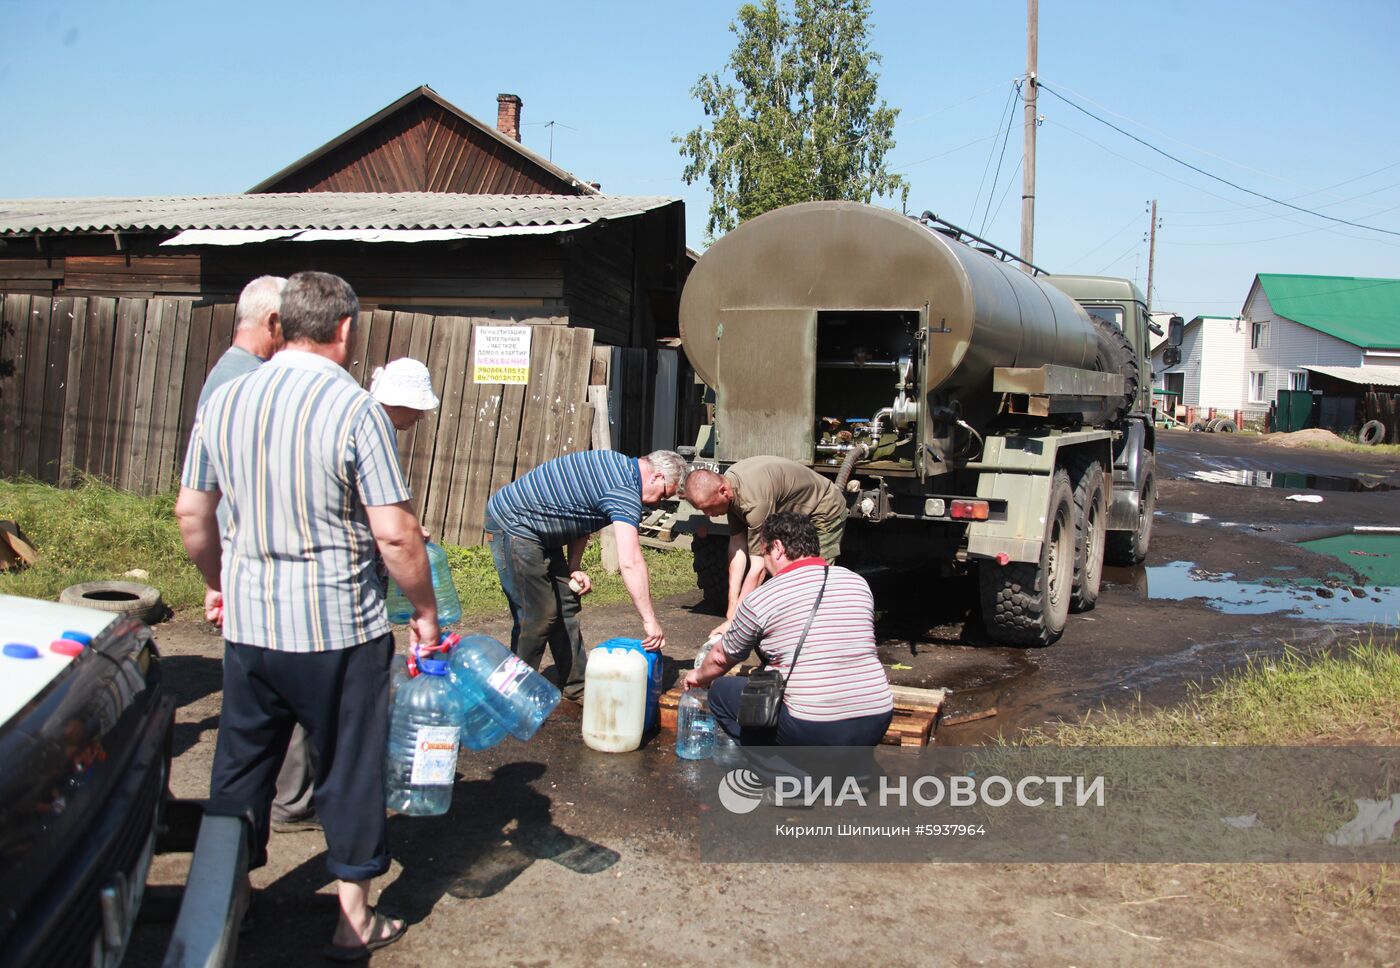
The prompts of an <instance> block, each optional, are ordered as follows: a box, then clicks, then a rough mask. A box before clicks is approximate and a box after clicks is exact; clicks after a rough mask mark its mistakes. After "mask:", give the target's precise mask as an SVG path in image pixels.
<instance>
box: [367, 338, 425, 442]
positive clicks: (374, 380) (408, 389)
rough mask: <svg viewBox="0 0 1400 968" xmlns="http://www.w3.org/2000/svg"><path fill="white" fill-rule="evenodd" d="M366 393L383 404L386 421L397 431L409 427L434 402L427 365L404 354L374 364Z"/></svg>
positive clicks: (420, 417)
mask: <svg viewBox="0 0 1400 968" xmlns="http://www.w3.org/2000/svg"><path fill="white" fill-rule="evenodd" d="M369 393H370V396H372V397H374V399H376V400H378V401H379V402H380V404H382V405H383V407H384V410H385V412H386V413H388V414H389V422H390V423H392V424H393V425H394V429H395V430H398V431H400V432H402V431H405V430H408V429H409V428H411V427H412V426H413V425H414V424H416V423H417V422H418V421H420V420H422V419H423V418H424V417H425V416H426V415H427V413H428V411H429V410H436V409H437V406H438V398H437V395H436V394H435V393H433V378H432V376H431V375H430V374H429V373H428V368H427V367H426V366H424V365H423V364H422V363H420V362H418V361H417V360H415V359H413V358H412V357H408V356H404V357H400V358H399V359H397V360H391V361H390V362H388V363H386V364H385V365H384V366H380V367H376V368H375V371H374V375H373V376H372V377H370V381H369Z"/></svg>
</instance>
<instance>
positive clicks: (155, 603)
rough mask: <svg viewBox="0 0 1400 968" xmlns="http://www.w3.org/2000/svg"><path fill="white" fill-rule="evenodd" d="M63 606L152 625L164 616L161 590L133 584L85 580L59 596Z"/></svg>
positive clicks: (128, 582)
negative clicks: (85, 609)
mask: <svg viewBox="0 0 1400 968" xmlns="http://www.w3.org/2000/svg"><path fill="white" fill-rule="evenodd" d="M58 601H59V603H60V604H63V605H80V606H82V607H83V608H95V609H97V610H98V611H101V612H113V613H115V614H117V615H127V616H130V617H131V618H135V619H139V620H140V621H142V622H145V623H146V624H147V625H153V624H155V623H156V622H159V621H160V620H161V619H162V618H164V617H165V603H164V602H162V601H161V600H160V591H159V590H158V589H155V588H152V587H151V586H150V585H142V584H140V583H139V582H134V581H85V582H82V583H81V584H78V585H69V586H68V587H67V588H65V589H63V591H61V592H59V593H58Z"/></svg>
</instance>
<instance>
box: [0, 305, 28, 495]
mask: <svg viewBox="0 0 1400 968" xmlns="http://www.w3.org/2000/svg"><path fill="white" fill-rule="evenodd" d="M29 302H30V297H29V296H20V295H15V294H13V293H8V294H6V295H5V297H4V307H3V310H0V334H3V337H0V477H13V476H15V475H16V474H18V473H19V472H20V470H21V468H22V467H23V465H24V461H23V455H22V454H21V450H22V448H23V441H24V435H23V434H22V433H21V429H22V427H23V424H22V417H23V407H22V405H23V401H24V367H25V359H24V358H25V355H26V347H27V346H28V343H29Z"/></svg>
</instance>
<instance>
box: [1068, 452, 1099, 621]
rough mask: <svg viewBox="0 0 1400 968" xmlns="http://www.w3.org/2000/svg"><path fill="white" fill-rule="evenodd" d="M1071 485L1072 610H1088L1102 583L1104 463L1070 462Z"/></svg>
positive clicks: (1088, 461) (1070, 607)
mask: <svg viewBox="0 0 1400 968" xmlns="http://www.w3.org/2000/svg"><path fill="white" fill-rule="evenodd" d="M1068 469H1069V477H1070V480H1071V481H1072V482H1073V484H1074V595H1073V597H1071V598H1070V602H1069V609H1070V611H1071V612H1087V611H1089V609H1091V608H1093V607H1094V603H1095V602H1097V601H1098V600H1099V586H1100V585H1101V584H1102V583H1103V546H1104V539H1105V537H1107V535H1108V506H1107V503H1106V502H1107V496H1106V491H1105V488H1104V474H1103V465H1102V464H1100V463H1099V462H1098V461H1096V460H1093V459H1092V458H1076V459H1073V460H1071V461H1070V462H1069V465H1068Z"/></svg>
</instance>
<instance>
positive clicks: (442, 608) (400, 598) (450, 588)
mask: <svg viewBox="0 0 1400 968" xmlns="http://www.w3.org/2000/svg"><path fill="white" fill-rule="evenodd" d="M425 547H426V549H427V552H428V566H429V567H430V568H431V569H432V575H433V595H434V597H436V598H437V613H438V626H439V627H441V628H446V627H447V626H449V625H455V624H456V623H457V622H460V621H461V620H462V603H461V602H460V601H459V600H458V598H457V586H456V585H454V584H452V568H451V567H450V566H449V565H448V564H447V552H446V551H443V550H442V546H441V545H438V544H434V543H433V542H431V541H429V542H428V543H427V544H426V546H425ZM384 607H385V608H386V609H387V610H388V612H389V621H390V622H393V623H394V624H395V625H407V624H408V620H409V619H411V618H413V605H412V603H410V602H409V600H408V599H407V598H405V597H404V594H403V590H402V589H400V588H399V583H398V582H396V581H394V579H392V578H390V579H389V588H388V591H387V592H386V593H385V596H384Z"/></svg>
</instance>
